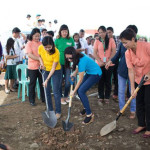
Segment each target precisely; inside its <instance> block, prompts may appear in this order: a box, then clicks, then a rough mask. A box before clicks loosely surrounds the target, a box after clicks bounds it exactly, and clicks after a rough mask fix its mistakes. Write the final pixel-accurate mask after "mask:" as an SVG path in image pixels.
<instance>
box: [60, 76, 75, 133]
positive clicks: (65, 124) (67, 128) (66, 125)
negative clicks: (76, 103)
mask: <svg viewBox="0 0 150 150" xmlns="http://www.w3.org/2000/svg"><path fill="white" fill-rule="evenodd" d="M74 82H75V77H73V81H72V80H71V78H70V83H71V89H70V92H71V91H72V89H73V84H74ZM71 104H72V96H70V100H69V108H68V117H67V119H66V120H65V121H62V126H63V129H64V131H70V129H71V128H72V127H73V123H71V122H69V119H70V113H71Z"/></svg>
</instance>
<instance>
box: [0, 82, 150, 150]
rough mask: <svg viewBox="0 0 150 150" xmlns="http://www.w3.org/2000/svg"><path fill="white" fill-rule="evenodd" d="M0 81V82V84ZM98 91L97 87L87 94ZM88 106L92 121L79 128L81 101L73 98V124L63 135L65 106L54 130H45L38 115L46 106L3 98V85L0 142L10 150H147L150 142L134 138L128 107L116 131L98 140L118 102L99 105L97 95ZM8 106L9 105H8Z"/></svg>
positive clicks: (14, 94) (133, 122)
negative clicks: (91, 112)
mask: <svg viewBox="0 0 150 150" xmlns="http://www.w3.org/2000/svg"><path fill="white" fill-rule="evenodd" d="M1 83H2V80H0V84H1ZM94 92H97V88H96V86H95V87H94V88H92V89H91V90H90V91H89V92H88V94H91V93H94ZM89 100H90V105H91V108H92V111H93V113H94V115H95V118H94V122H93V123H91V124H89V125H82V121H83V120H84V117H82V116H80V115H79V112H80V110H81V109H82V105H81V102H80V101H79V100H77V99H76V98H74V100H73V105H72V110H71V117H70V122H72V123H74V126H73V128H72V129H71V131H69V132H64V130H63V128H62V120H66V118H67V112H68V105H66V106H62V117H61V119H60V120H58V123H57V125H56V127H55V128H54V129H51V128H48V127H47V126H46V125H45V124H44V123H43V120H42V117H41V113H42V112H43V111H44V110H45V108H46V107H45V104H43V103H42V102H41V101H39V100H38V99H36V103H37V106H35V107H32V106H30V105H29V102H28V97H26V101H25V102H23V103H22V102H21V99H18V98H17V92H12V93H11V94H8V95H6V94H5V93H4V86H3V87H0V105H1V106H0V143H6V144H8V145H9V146H10V147H11V148H12V150H122V149H123V150H126V149H128V150H148V149H150V140H149V139H144V138H142V134H143V133H140V134H138V135H133V134H132V130H133V129H134V128H136V125H137V120H136V119H133V120H131V119H129V108H128V109H127V110H126V112H125V115H124V116H121V117H120V119H119V120H118V122H117V128H116V129H115V130H114V131H113V132H111V133H110V134H108V135H106V136H104V137H101V136H100V129H101V128H102V127H103V126H104V125H106V124H108V123H110V122H111V121H113V120H115V118H116V113H117V112H118V103H117V102H114V101H113V100H112V99H111V100H110V104H109V105H107V104H104V105H103V106H99V105H98V103H97V96H95V97H90V98H89ZM7 104H8V105H7Z"/></svg>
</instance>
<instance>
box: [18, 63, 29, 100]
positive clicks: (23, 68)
mask: <svg viewBox="0 0 150 150" xmlns="http://www.w3.org/2000/svg"><path fill="white" fill-rule="evenodd" d="M27 67H28V66H27V65H25V64H20V65H17V67H16V72H17V79H18V81H19V87H18V98H20V92H21V87H22V101H25V88H27V96H29V83H30V80H28V79H27ZM19 70H20V71H21V77H19V75H18V71H19Z"/></svg>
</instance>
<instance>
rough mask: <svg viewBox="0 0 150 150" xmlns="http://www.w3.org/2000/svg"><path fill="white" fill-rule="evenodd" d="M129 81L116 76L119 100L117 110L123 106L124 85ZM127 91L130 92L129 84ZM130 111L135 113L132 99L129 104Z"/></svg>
mask: <svg viewBox="0 0 150 150" xmlns="http://www.w3.org/2000/svg"><path fill="white" fill-rule="evenodd" d="M127 81H128V82H129V79H125V78H123V77H121V76H120V75H119V74H118V98H119V109H120V110H121V109H122V108H123V107H124V105H125V91H126V84H127ZM129 91H130V92H131V86H130V82H129ZM130 111H131V112H135V111H136V99H133V100H132V101H131V104H130Z"/></svg>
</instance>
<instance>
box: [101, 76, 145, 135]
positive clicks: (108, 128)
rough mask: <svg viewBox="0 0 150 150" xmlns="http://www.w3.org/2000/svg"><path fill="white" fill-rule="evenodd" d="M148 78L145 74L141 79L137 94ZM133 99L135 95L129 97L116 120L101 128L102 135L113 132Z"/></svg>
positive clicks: (136, 90)
mask: <svg viewBox="0 0 150 150" xmlns="http://www.w3.org/2000/svg"><path fill="white" fill-rule="evenodd" d="M146 80H147V79H145V76H143V77H142V79H141V81H140V83H139V85H138V87H137V88H136V89H135V91H134V94H136V93H137V92H138V91H139V89H140V88H141V87H142V85H143V84H144V83H145V82H146ZM132 99H133V96H131V97H130V98H129V100H128V101H127V102H126V104H125V105H124V107H123V108H122V110H121V111H120V112H119V114H118V116H117V118H116V120H114V121H113V122H111V123H109V124H107V125H105V126H104V127H103V128H102V129H101V131H100V135H101V136H104V135H107V134H108V133H110V132H112V131H113V130H114V129H115V128H116V123H117V121H118V119H119V118H120V116H121V115H122V114H123V113H124V111H125V110H126V108H127V106H128V105H129V104H130V102H131V101H132Z"/></svg>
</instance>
